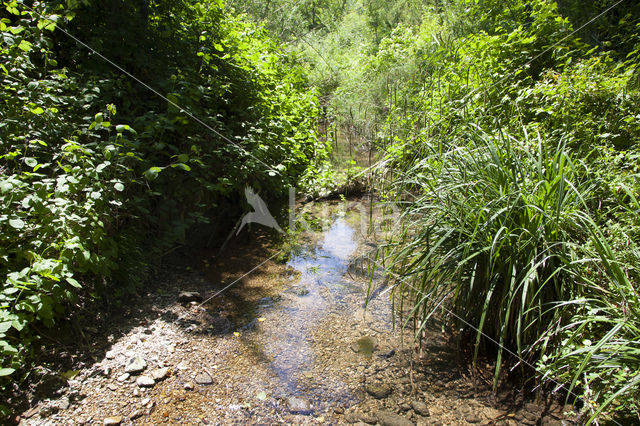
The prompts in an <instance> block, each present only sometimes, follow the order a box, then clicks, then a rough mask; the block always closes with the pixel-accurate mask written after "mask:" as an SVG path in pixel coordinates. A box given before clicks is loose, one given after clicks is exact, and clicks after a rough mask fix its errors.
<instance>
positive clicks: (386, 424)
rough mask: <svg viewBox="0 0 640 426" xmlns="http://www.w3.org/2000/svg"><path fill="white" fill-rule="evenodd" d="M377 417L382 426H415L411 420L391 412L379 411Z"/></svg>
mask: <svg viewBox="0 0 640 426" xmlns="http://www.w3.org/2000/svg"><path fill="white" fill-rule="evenodd" d="M376 417H377V418H378V422H379V423H380V424H381V425H382V426H413V422H412V421H411V420H409V419H407V418H405V417H402V416H400V415H398V414H395V413H392V412H389V411H378V412H377V413H376Z"/></svg>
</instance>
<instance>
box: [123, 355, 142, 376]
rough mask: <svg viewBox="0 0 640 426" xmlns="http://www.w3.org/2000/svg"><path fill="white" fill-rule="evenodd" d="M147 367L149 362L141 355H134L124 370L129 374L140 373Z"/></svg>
mask: <svg viewBox="0 0 640 426" xmlns="http://www.w3.org/2000/svg"><path fill="white" fill-rule="evenodd" d="M145 368H147V362H146V361H145V360H144V358H142V357H140V356H136V357H133V358H131V359H130V360H129V362H127V365H126V366H125V367H124V372H125V373H129V374H138V373H140V372H142V371H144V369H145Z"/></svg>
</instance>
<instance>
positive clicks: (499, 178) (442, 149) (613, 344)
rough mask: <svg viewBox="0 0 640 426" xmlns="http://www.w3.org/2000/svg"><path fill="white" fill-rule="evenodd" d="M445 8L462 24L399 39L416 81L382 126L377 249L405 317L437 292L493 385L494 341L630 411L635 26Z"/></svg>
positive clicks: (589, 403)
mask: <svg viewBox="0 0 640 426" xmlns="http://www.w3.org/2000/svg"><path fill="white" fill-rule="evenodd" d="M605 6H606V5H605ZM604 8H605V7H603V8H602V9H600V10H604ZM631 8H633V6H631ZM628 10H629V11H630V13H631V12H634V11H633V10H631V9H628ZM634 13H635V14H633V19H635V21H634V28H636V27H635V25H637V23H638V22H640V21H639V20H638V18H640V15H639V14H638V13H637V11H635V12H634ZM459 19H460V20H462V21H463V22H464V21H467V22H468V21H469V20H470V21H473V22H474V26H473V27H468V26H467V25H466V24H465V25H463V24H459V25H458V26H457V27H456V26H454V27H455V28H454V29H453V30H452V32H451V33H450V35H449V38H448V40H449V42H448V43H446V44H444V43H434V42H433V41H430V40H428V39H424V40H420V39H419V38H413V43H411V42H410V43H409V45H410V46H411V47H410V48H408V49H407V51H408V52H409V55H408V58H407V59H405V62H409V63H413V64H415V67H416V69H417V70H422V72H424V74H425V75H426V77H423V78H417V77H415V75H414V77H413V79H412V80H410V81H408V82H407V84H404V85H402V88H401V94H398V96H397V98H400V99H402V101H396V97H394V100H393V102H392V103H391V104H390V107H389V110H390V114H389V115H388V124H387V134H386V135H385V136H386V138H387V142H388V143H391V144H393V147H394V150H393V151H392V152H393V153H392V154H391V155H392V157H391V158H392V159H393V160H394V161H395V162H396V164H397V167H398V168H399V170H401V171H402V175H401V177H400V178H399V179H397V180H396V181H395V182H394V184H393V185H392V186H391V188H392V189H393V190H392V191H391V192H390V195H391V196H397V194H400V197H401V199H402V200H403V201H410V202H411V204H410V205H411V207H409V208H408V210H407V212H406V217H407V221H406V226H405V228H404V229H403V231H402V232H401V233H399V234H398V236H397V240H396V241H393V242H391V244H390V245H389V247H388V250H387V252H386V255H387V256H388V257H389V260H390V261H391V262H392V263H393V265H394V267H395V269H396V272H398V273H399V274H400V275H401V276H403V277H404V279H405V280H408V281H409V283H411V284H410V286H411V287H407V284H406V282H407V281H403V285H402V287H403V288H404V290H409V293H410V294H411V298H412V300H413V301H414V302H415V304H416V305H417V306H416V308H415V310H414V311H413V312H414V317H413V318H414V320H416V325H417V329H418V330H420V329H421V328H422V327H424V326H425V324H426V322H427V320H428V319H430V318H431V317H432V316H433V314H434V313H436V312H438V310H437V309H435V308H436V307H437V306H438V305H439V304H440V303H445V306H448V307H449V309H451V310H452V311H453V312H454V313H455V315H456V316H455V317H452V318H451V321H452V322H453V323H454V324H455V325H456V326H457V327H460V328H462V329H466V330H468V331H469V332H471V334H472V335H473V336H474V338H473V341H474V342H475V347H476V353H477V351H478V349H479V348H480V347H481V346H483V345H485V344H489V343H488V342H486V340H485V338H484V337H489V338H491V339H493V340H496V341H498V342H499V343H500V345H501V347H500V349H499V350H498V352H497V356H498V360H497V368H496V379H497V378H498V375H499V372H500V365H501V363H502V357H503V356H504V350H503V349H502V348H503V347H504V348H509V349H511V350H513V351H515V352H516V353H517V354H518V356H519V357H521V358H524V359H525V360H527V361H528V362H529V363H530V364H535V365H537V369H538V371H539V373H540V379H541V381H542V382H546V383H549V384H550V386H551V388H557V387H558V383H560V384H564V386H563V388H564V390H565V391H567V392H569V397H570V398H571V399H573V395H575V394H580V393H581V395H582V398H583V400H584V401H585V402H586V406H585V410H586V413H587V414H589V415H590V416H593V418H595V417H596V416H597V415H600V414H601V413H602V412H609V413H610V414H611V413H613V412H615V411H619V412H620V413H624V414H621V415H629V414H630V413H635V414H634V416H637V415H638V412H639V410H640V407H639V406H638V405H637V404H638V403H637V401H638V396H639V392H640V378H639V377H640V376H638V368H639V367H640V365H639V364H638V353H639V352H638V351H639V350H640V332H639V331H640V329H639V328H638V326H639V325H640V322H639V317H638V314H639V311H638V306H639V302H640V299H639V297H638V293H637V283H638V278H639V275H638V271H637V269H636V268H637V264H638V262H639V261H640V252H639V250H638V246H637V245H636V243H637V241H638V237H640V235H639V234H638V230H639V229H640V228H638V225H640V220H639V219H638V215H637V211H638V207H640V206H638V204H637V199H638V196H639V195H640V191H639V190H640V185H639V183H640V182H639V180H638V171H639V169H638V167H639V166H640V164H639V163H638V154H639V153H640V150H639V147H638V142H639V141H640V102H639V101H640V92H638V85H637V78H638V69H637V62H636V57H637V50H634V49H637V47H640V46H639V45H635V44H633V43H637V35H636V34H637V31H638V29H635V32H634V33H629V34H628V35H627V37H626V38H625V42H620V41H619V40H618V41H616V40H607V41H606V42H603V43H602V46H591V45H588V44H585V43H583V42H582V41H581V40H579V39H578V38H577V36H574V35H572V31H573V24H572V22H571V21H570V20H569V19H567V18H564V17H562V15H560V14H559V12H558V9H557V7H556V5H555V4H554V3H551V2H547V1H534V2H515V3H512V4H510V5H509V6H508V7H507V6H505V5H503V3H502V2H492V1H483V2H478V3H477V4H475V5H473V6H472V7H471V8H470V9H469V10H468V11H467V13H466V14H464V15H461V16H460V18H459ZM627 19H630V18H629V17H627ZM425 23H426V24H427V25H429V23H428V21H427V20H425ZM465 27H466V28H467V29H466V30H465V31H462V32H460V31H459V28H465ZM404 39H405V40H406V39H407V37H404ZM382 44H384V42H383V43H382ZM630 46H634V47H633V48H631V47H630ZM627 56H628V58H629V59H627ZM469 324H471V325H472V327H469ZM487 347H488V348H490V347H492V344H489V346H487ZM614 402H615V403H614Z"/></svg>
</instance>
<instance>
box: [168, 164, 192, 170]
mask: <svg viewBox="0 0 640 426" xmlns="http://www.w3.org/2000/svg"><path fill="white" fill-rule="evenodd" d="M171 167H175V168H177V169H181V170H184V171H186V172H189V171H191V167H189V166H187V165H186V164H184V163H176V164H173V165H171Z"/></svg>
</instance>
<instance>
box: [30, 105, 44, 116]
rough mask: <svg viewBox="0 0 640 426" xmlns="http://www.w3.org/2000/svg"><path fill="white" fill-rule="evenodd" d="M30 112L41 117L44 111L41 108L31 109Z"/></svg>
mask: <svg viewBox="0 0 640 426" xmlns="http://www.w3.org/2000/svg"><path fill="white" fill-rule="evenodd" d="M30 111H31V112H32V113H34V114H35V115H40V114H42V113H43V112H44V110H43V109H42V108H41V107H37V108H31V109H30Z"/></svg>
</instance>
